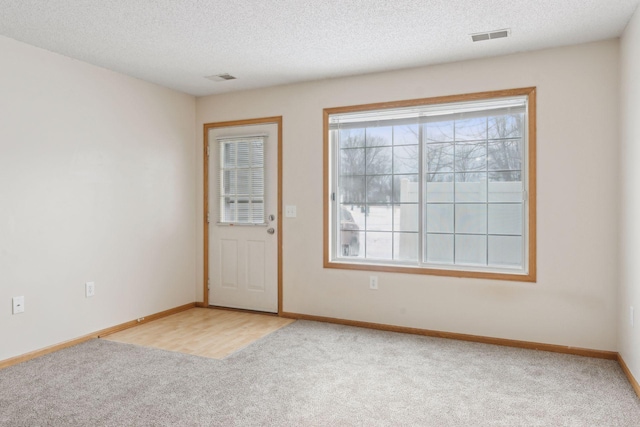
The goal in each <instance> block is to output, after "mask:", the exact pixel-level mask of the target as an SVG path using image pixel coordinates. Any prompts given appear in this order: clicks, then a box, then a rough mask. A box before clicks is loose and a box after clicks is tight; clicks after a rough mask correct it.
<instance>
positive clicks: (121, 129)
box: [0, 37, 197, 360]
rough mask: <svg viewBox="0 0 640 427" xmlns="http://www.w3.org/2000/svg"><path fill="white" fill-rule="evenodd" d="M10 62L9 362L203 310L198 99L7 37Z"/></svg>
mask: <svg viewBox="0 0 640 427" xmlns="http://www.w3.org/2000/svg"><path fill="white" fill-rule="evenodd" d="M0 58H2V66H0V360H3V359H6V358H9V357H13V356H16V355H19V354H23V353H27V352H29V351H32V350H36V349H40V348H43V347H46V346H49V345H52V344H56V343H59V342H62V341H65V340H69V339H72V338H76V337H78V336H81V335H84V334H87V333H91V332H93V331H96V330H99V329H102V328H105V327H109V326H113V325H116V324H118V323H122V322H125V321H129V320H133V319H135V318H138V317H141V316H145V315H148V314H151V313H156V312H159V311H162V310H166V309H169V308H173V307H176V306H179V305H182V304H186V303H189V302H193V301H194V298H195V293H194V283H195V251H196V249H195V242H196V240H197V238H196V229H195V227H196V226H195V221H196V213H195V206H196V193H195V182H194V180H195V176H194V168H195V151H194V150H195V149H194V143H193V141H194V139H195V129H194V126H195V100H194V98H193V97H191V96H188V95H184V94H180V93H178V92H175V91H171V90H168V89H164V88H160V87H158V86H155V85H152V84H149V83H145V82H142V81H140V80H136V79H133V78H130V77H125V76H123V75H120V74H117V73H114V72H111V71H107V70H105V69H101V68H98V67H94V66H91V65H88V64H85V63H82V62H78V61H75V60H72V59H70V58H67V57H64V56H60V55H57V54H53V53H50V52H47V51H44V50H41V49H38V48H35V47H31V46H28V45H26V44H22V43H19V42H16V41H14V40H11V39H8V38H4V37H0ZM91 280H93V281H95V282H96V296H95V297H93V298H90V299H86V298H85V297H84V282H85V281H91ZM17 295H24V296H25V298H26V304H25V306H26V311H25V313H23V314H19V315H12V314H11V298H12V297H13V296H17Z"/></svg>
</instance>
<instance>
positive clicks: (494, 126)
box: [488, 113, 524, 139]
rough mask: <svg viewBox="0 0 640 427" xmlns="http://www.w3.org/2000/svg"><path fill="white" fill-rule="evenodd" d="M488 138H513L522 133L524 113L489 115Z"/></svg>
mask: <svg viewBox="0 0 640 427" xmlns="http://www.w3.org/2000/svg"><path fill="white" fill-rule="evenodd" d="M488 125H489V138H491V139H498V138H514V137H519V136H522V135H523V133H524V131H523V130H524V114H522V113H521V114H512V115H503V116H493V117H489V124H488Z"/></svg>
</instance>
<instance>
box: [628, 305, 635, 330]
mask: <svg viewBox="0 0 640 427" xmlns="http://www.w3.org/2000/svg"><path fill="white" fill-rule="evenodd" d="M634 317H635V313H634V309H633V306H631V307H630V309H629V323H631V327H632V328H633V324H634Z"/></svg>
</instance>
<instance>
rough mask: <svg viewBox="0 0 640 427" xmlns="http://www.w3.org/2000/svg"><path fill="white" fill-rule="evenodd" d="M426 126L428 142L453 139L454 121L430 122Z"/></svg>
mask: <svg viewBox="0 0 640 427" xmlns="http://www.w3.org/2000/svg"><path fill="white" fill-rule="evenodd" d="M425 127H426V134H427V143H430V142H448V141H453V121H447V122H434V123H428V124H427V125H425Z"/></svg>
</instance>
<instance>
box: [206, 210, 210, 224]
mask: <svg viewBox="0 0 640 427" xmlns="http://www.w3.org/2000/svg"><path fill="white" fill-rule="evenodd" d="M210 222H211V214H210V213H208V212H207V224H209V223H210Z"/></svg>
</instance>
